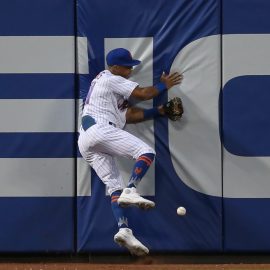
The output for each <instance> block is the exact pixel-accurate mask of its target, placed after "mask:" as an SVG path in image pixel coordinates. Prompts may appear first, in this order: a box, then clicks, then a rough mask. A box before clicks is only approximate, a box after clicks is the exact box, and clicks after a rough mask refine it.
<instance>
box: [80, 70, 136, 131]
mask: <svg viewBox="0 0 270 270" xmlns="http://www.w3.org/2000/svg"><path fill="white" fill-rule="evenodd" d="M137 86H138V84H137V83H136V82H132V81H130V80H128V79H125V78H123V77H121V76H117V75H113V74H112V73H111V72H110V71H109V70H104V71H102V72H100V73H99V74H98V75H97V77H96V78H95V79H94V80H93V81H92V83H91V85H90V88H89V92H88V94H87V97H86V100H85V105H84V110H83V115H90V116H92V117H93V118H94V119H95V120H96V122H97V123H107V124H109V122H112V123H114V124H115V125H116V127H118V128H121V129H122V128H123V127H124V126H125V124H126V111H127V108H125V106H123V105H124V102H125V101H127V99H128V98H129V97H130V95H131V93H132V91H133V90H134V89H135V88H136V87H137Z"/></svg>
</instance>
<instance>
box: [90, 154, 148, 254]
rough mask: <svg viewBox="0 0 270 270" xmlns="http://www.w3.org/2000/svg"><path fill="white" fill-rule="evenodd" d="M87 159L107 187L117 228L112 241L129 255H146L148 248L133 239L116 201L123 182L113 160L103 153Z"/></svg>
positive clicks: (121, 209) (124, 211) (124, 210)
mask: <svg viewBox="0 0 270 270" xmlns="http://www.w3.org/2000/svg"><path fill="white" fill-rule="evenodd" d="M87 159H88V161H89V162H90V164H91V166H92V167H93V169H94V170H95V171H96V173H97V175H98V177H99V178H100V179H101V180H102V181H103V183H104V184H105V185H106V186H107V188H108V193H109V194H110V196H111V208H112V212H113V215H114V217H115V219H116V222H117V225H118V228H119V231H118V233H116V234H115V236H114V241H115V242H116V243H117V244H119V245H120V246H124V247H126V248H127V249H128V250H129V251H130V253H131V254H134V255H137V256H143V255H146V254H148V253H149V250H148V248H147V247H145V246H144V245H143V244H142V243H141V242H140V241H139V240H137V239H136V238H135V237H134V235H133V233H132V230H131V229H130V228H129V225H128V217H127V215H126V209H124V208H122V207H120V206H119V204H118V199H119V197H120V195H121V193H122V188H123V180H122V177H121V175H120V173H119V171H118V168H117V166H116V162H115V159H114V158H113V157H112V156H110V155H107V154H104V153H92V154H90V155H89V156H88V158H87Z"/></svg>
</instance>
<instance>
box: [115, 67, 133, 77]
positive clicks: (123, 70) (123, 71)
mask: <svg viewBox="0 0 270 270" xmlns="http://www.w3.org/2000/svg"><path fill="white" fill-rule="evenodd" d="M118 68H119V69H118V71H119V75H120V76H122V77H124V78H129V76H130V74H131V72H132V69H133V67H124V66H118Z"/></svg>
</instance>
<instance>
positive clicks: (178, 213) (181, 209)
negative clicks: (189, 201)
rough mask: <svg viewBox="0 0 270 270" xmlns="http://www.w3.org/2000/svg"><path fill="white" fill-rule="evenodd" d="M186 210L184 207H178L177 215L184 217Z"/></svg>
mask: <svg viewBox="0 0 270 270" xmlns="http://www.w3.org/2000/svg"><path fill="white" fill-rule="evenodd" d="M186 212H187V210H186V208H185V207H183V206H180V207H178V208H177V215H179V216H184V215H185V214H186Z"/></svg>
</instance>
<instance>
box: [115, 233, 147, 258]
mask: <svg viewBox="0 0 270 270" xmlns="http://www.w3.org/2000/svg"><path fill="white" fill-rule="evenodd" d="M114 242H115V243H117V244H118V245H119V246H121V247H126V248H127V249H128V250H129V252H130V253H131V254H132V255H136V256H145V255H147V254H148V253H149V249H148V248H147V247H146V246H144V245H143V244H142V243H141V242H140V241H139V240H138V239H136V238H135V236H134V235H133V233H132V230H131V229H129V228H121V229H119V232H118V233H117V234H116V235H115V236H114Z"/></svg>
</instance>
